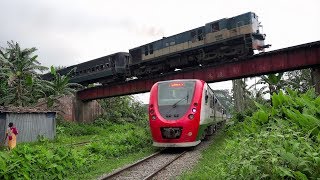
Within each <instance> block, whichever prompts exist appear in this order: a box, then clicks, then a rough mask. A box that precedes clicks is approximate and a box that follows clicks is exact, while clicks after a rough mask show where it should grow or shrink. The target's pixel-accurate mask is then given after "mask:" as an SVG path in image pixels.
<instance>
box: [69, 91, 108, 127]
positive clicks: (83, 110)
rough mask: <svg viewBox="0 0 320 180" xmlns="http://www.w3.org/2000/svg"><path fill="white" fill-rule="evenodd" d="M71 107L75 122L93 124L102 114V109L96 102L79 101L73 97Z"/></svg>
mask: <svg viewBox="0 0 320 180" xmlns="http://www.w3.org/2000/svg"><path fill="white" fill-rule="evenodd" d="M73 107H74V108H73V109H74V112H73V114H74V116H73V117H74V121H76V122H93V121H94V120H95V119H96V118H97V117H99V116H100V115H101V114H102V113H103V109H102V108H101V106H100V104H99V103H98V101H96V100H91V101H81V100H80V99H78V98H77V97H75V98H74V100H73Z"/></svg>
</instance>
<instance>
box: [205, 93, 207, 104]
mask: <svg viewBox="0 0 320 180" xmlns="http://www.w3.org/2000/svg"><path fill="white" fill-rule="evenodd" d="M205 103H206V104H207V103H208V92H207V90H206V96H205Z"/></svg>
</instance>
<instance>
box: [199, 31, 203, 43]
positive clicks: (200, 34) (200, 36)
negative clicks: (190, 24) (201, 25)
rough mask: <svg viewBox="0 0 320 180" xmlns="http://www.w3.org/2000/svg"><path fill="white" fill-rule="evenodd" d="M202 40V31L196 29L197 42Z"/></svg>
mask: <svg viewBox="0 0 320 180" xmlns="http://www.w3.org/2000/svg"><path fill="white" fill-rule="evenodd" d="M201 40H203V34H202V29H198V41H201Z"/></svg>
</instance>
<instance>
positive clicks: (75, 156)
mask: <svg viewBox="0 0 320 180" xmlns="http://www.w3.org/2000/svg"><path fill="white" fill-rule="evenodd" d="M57 131H58V135H57V138H56V140H55V141H48V140H46V139H43V138H40V140H39V142H37V143H29V144H28V143H24V144H18V146H17V148H15V149H14V150H13V151H11V152H8V151H0V179H93V178H96V177H99V176H100V175H101V174H103V173H108V172H111V171H112V170H113V169H116V168H118V167H121V166H123V165H125V164H128V163H131V162H133V161H135V160H137V159H140V158H142V157H144V156H146V155H148V154H151V153H153V152H154V151H155V149H153V148H151V147H150V146H151V138H150V135H149V131H148V128H147V126H146V125H145V122H142V123H141V122H140V123H122V124H114V123H107V122H104V123H95V124H75V123H62V124H60V125H59V126H58V128H57ZM83 141H93V142H91V143H89V144H87V145H85V146H69V144H71V143H76V142H83Z"/></svg>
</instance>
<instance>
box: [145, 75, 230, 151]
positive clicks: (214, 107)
mask: <svg viewBox="0 0 320 180" xmlns="http://www.w3.org/2000/svg"><path fill="white" fill-rule="evenodd" d="M226 118H227V117H226V111H225V108H224V107H223V106H222V104H221V103H220V101H219V100H218V98H217V97H216V96H215V95H214V93H213V91H212V89H211V88H210V86H208V84H207V83H205V82H204V81H202V80H197V79H183V80H170V81H161V82H157V83H155V84H154V85H153V86H152V88H151V91H150V102H149V124H150V130H151V134H152V139H153V146H156V147H192V146H196V145H198V144H199V143H200V142H201V140H202V139H204V138H205V137H206V136H207V135H212V134H213V133H214V131H215V130H216V129H217V127H218V126H219V125H221V124H222V123H223V122H224V121H225V120H226Z"/></svg>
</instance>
